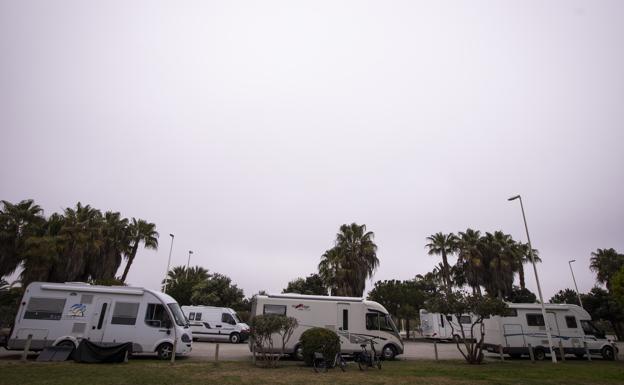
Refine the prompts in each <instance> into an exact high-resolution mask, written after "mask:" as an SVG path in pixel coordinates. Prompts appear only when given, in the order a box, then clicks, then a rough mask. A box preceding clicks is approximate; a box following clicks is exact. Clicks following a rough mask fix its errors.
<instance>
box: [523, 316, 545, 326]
mask: <svg viewBox="0 0 624 385" xmlns="http://www.w3.org/2000/svg"><path fill="white" fill-rule="evenodd" d="M526 319H527V325H529V326H544V316H543V315H541V314H527V315H526Z"/></svg>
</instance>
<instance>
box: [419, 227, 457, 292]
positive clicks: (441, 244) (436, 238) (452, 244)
mask: <svg viewBox="0 0 624 385" xmlns="http://www.w3.org/2000/svg"><path fill="white" fill-rule="evenodd" d="M427 240H428V241H429V243H427V245H425V247H426V248H428V249H429V253H428V254H429V255H441V256H442V266H443V271H442V273H443V276H444V285H445V287H446V291H447V292H450V291H451V269H450V267H449V263H448V255H450V254H453V253H454V252H455V251H456V250H457V237H456V236H455V234H453V233H450V234H443V233H435V234H433V235H431V236H429V237H427Z"/></svg>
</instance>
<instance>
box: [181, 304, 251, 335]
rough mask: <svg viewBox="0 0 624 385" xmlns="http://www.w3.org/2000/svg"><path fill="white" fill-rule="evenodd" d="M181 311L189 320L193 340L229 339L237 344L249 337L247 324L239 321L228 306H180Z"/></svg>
mask: <svg viewBox="0 0 624 385" xmlns="http://www.w3.org/2000/svg"><path fill="white" fill-rule="evenodd" d="M182 311H183V312H184V315H186V318H188V320H189V323H190V325H191V330H192V331H193V338H194V339H195V340H200V339H202V340H203V339H206V340H214V341H230V342H231V343H233V344H237V343H239V342H245V341H246V340H247V338H248V337H249V325H247V324H246V323H243V322H241V321H240V319H239V318H238V315H237V314H236V312H235V311H234V310H232V309H230V308H227V307H214V306H182Z"/></svg>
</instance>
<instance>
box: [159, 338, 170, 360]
mask: <svg viewBox="0 0 624 385" xmlns="http://www.w3.org/2000/svg"><path fill="white" fill-rule="evenodd" d="M156 353H158V358H159V359H161V360H168V359H170V358H171V354H172V353H173V346H172V345H171V344H170V343H168V342H165V343H162V344H160V345H158V349H156Z"/></svg>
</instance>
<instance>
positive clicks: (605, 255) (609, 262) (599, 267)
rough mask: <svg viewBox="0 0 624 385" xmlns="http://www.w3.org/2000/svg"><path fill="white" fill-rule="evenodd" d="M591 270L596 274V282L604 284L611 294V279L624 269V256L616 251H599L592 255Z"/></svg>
mask: <svg viewBox="0 0 624 385" xmlns="http://www.w3.org/2000/svg"><path fill="white" fill-rule="evenodd" d="M591 255H592V257H591V259H590V263H589V268H590V270H591V271H594V272H596V281H598V282H599V283H602V284H604V285H605V286H606V287H607V290H608V291H609V292H611V278H612V277H613V275H614V274H615V273H617V272H618V271H619V270H620V269H621V268H622V267H624V255H622V254H619V253H618V252H617V251H615V249H613V248H610V249H597V250H596V251H595V252H592V253H591Z"/></svg>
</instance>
